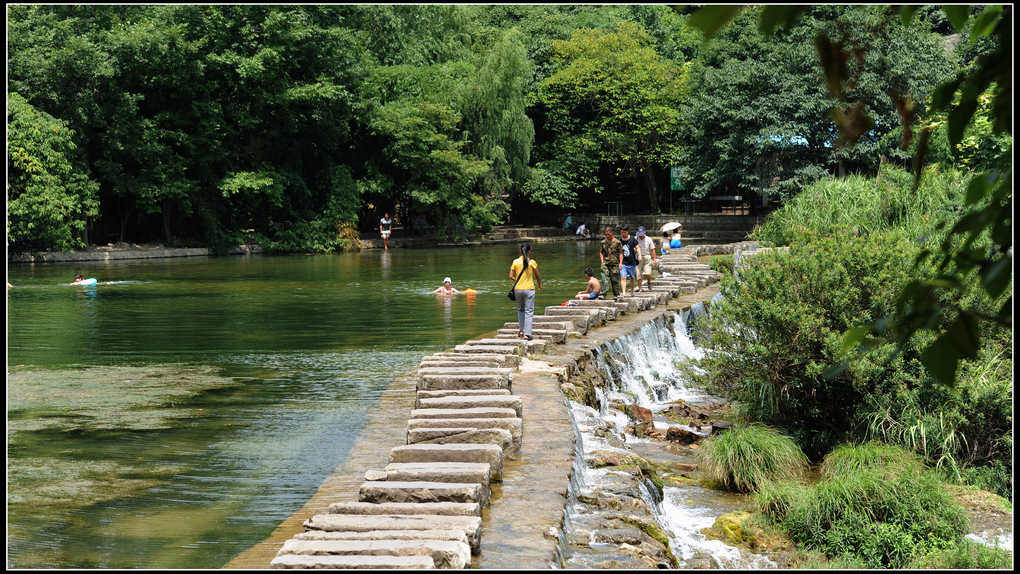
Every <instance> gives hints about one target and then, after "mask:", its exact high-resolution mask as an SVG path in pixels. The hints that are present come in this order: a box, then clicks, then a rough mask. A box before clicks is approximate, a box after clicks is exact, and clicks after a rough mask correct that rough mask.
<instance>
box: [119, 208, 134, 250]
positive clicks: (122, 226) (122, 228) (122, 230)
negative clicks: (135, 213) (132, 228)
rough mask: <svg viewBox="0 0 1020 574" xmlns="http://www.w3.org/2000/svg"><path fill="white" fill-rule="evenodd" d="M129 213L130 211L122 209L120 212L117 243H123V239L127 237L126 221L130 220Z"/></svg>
mask: <svg viewBox="0 0 1020 574" xmlns="http://www.w3.org/2000/svg"><path fill="white" fill-rule="evenodd" d="M131 211H132V210H130V209H122V210H121V212H120V235H118V236H117V241H119V242H122V243H123V242H124V241H125V237H127V225H128V220H130V219H131Z"/></svg>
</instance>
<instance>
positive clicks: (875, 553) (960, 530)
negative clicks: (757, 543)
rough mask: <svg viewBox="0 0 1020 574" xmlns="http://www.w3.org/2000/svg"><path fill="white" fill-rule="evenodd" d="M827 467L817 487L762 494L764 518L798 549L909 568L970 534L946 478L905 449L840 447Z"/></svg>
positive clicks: (781, 487)
mask: <svg viewBox="0 0 1020 574" xmlns="http://www.w3.org/2000/svg"><path fill="white" fill-rule="evenodd" d="M821 468H822V477H821V480H819V481H818V482H817V483H815V484H813V485H811V486H807V487H801V486H799V485H795V484H790V483H785V484H784V483H777V484H772V485H768V486H763V487H762V488H761V489H760V490H759V492H758V494H757V495H756V502H757V504H758V507H759V510H760V511H761V512H762V514H764V515H765V516H767V517H768V518H770V519H771V520H773V521H775V522H776V523H777V524H778V525H780V526H781V527H783V528H784V529H785V530H786V531H787V532H788V533H789V534H790V537H791V538H792V539H793V540H794V541H795V542H796V543H797V544H798V545H802V546H804V547H806V548H809V549H812V550H818V551H821V552H824V553H825V555H826V556H828V557H830V558H841V557H842V558H844V559H847V560H850V561H860V562H862V563H864V564H865V565H866V566H867V567H868V568H902V567H904V566H905V565H907V564H908V563H909V562H910V560H911V559H912V558H913V557H914V556H916V555H919V554H924V553H928V552H931V551H935V550H943V549H947V548H952V547H953V546H954V545H956V544H957V543H958V542H959V540H960V539H961V537H962V536H963V535H964V533H966V531H967V518H966V514H965V513H964V510H963V508H962V507H961V506H960V505H959V504H958V503H957V502H956V501H955V500H954V499H953V498H952V496H951V494H950V493H949V492H948V490H947V489H946V487H945V484H944V483H943V482H942V481H941V479H940V477H939V475H938V474H937V473H936V472H933V471H932V470H930V469H928V468H927V467H926V466H925V465H924V464H923V462H922V461H921V459H920V458H919V457H918V456H917V455H915V454H913V453H911V452H909V451H907V450H905V449H903V448H900V447H897V446H892V445H883V444H880V443H877V442H871V443H866V444H863V445H841V446H839V447H837V448H836V449H834V450H833V451H832V452H831V453H830V454H829V455H827V456H826V458H825V460H824V461H823V463H822V467H821Z"/></svg>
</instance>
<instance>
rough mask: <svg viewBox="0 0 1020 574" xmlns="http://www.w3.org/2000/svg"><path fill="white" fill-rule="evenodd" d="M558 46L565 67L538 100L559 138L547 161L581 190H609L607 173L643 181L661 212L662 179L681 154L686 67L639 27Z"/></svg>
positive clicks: (589, 34)
mask: <svg viewBox="0 0 1020 574" xmlns="http://www.w3.org/2000/svg"><path fill="white" fill-rule="evenodd" d="M554 46H555V55H554V62H556V63H557V64H558V65H559V68H558V70H557V71H556V72H555V73H554V74H552V75H551V76H549V77H548V78H546V79H545V80H544V81H543V82H542V83H541V85H540V86H539V88H538V90H537V93H536V102H535V105H536V107H537V108H540V109H539V110H538V114H539V115H540V116H541V117H542V118H543V120H544V123H545V129H546V130H547V131H548V132H550V134H551V135H552V139H551V140H550V141H548V142H547V144H546V145H545V146H544V149H543V150H542V151H543V153H542V154H541V155H542V158H543V159H555V160H557V161H558V165H559V168H558V170H559V173H558V175H560V176H562V177H564V178H566V179H568V180H569V181H571V183H572V185H573V186H574V187H575V189H587V190H592V191H595V192H600V191H602V190H603V189H605V186H606V183H607V182H606V181H604V178H602V177H600V171H603V170H605V171H609V172H610V173H612V174H613V176H612V178H613V179H616V178H626V179H636V180H638V181H641V182H642V183H643V184H644V187H645V191H646V193H647V198H648V201H647V207H649V208H651V209H652V210H656V211H657V210H658V209H659V208H660V207H661V206H660V202H659V200H660V196H659V183H658V182H659V178H660V177H661V176H662V174H663V173H664V168H665V167H666V166H669V165H670V164H671V163H673V162H674V161H675V160H676V157H677V151H678V133H679V127H680V113H679V107H680V104H681V102H682V101H683V98H684V97H685V94H686V93H687V89H686V82H685V79H686V67H685V66H681V65H679V64H677V63H675V62H673V61H670V60H666V59H665V58H663V57H662V56H660V55H659V54H658V53H657V52H656V50H655V47H654V40H653V38H652V37H651V36H650V35H649V34H648V32H647V31H646V30H644V29H643V28H642V27H641V26H640V25H638V24H636V23H633V22H620V23H619V24H618V25H617V27H616V28H614V29H613V30H608V31H607V30H592V29H581V30H577V31H575V32H574V33H573V35H572V36H571V38H570V40H568V41H557V42H554Z"/></svg>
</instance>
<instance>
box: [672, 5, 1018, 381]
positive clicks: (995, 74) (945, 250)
mask: <svg viewBox="0 0 1020 574" xmlns="http://www.w3.org/2000/svg"><path fill="white" fill-rule="evenodd" d="M919 8H920V7H918V6H902V7H899V8H893V7H888V8H886V9H885V15H886V16H889V15H892V14H893V13H894V11H896V10H898V12H899V15H900V17H901V19H902V21H903V22H904V23H908V22H909V21H910V20H911V19H912V18H913V17H914V14H915V13H916V12H917V11H918V9H919ZM741 9H742V8H739V7H733V6H726V7H722V6H706V7H703V8H701V9H699V10H698V11H697V12H695V13H694V14H692V16H691V18H690V23H691V24H692V25H693V26H695V27H697V28H699V29H700V30H701V31H702V32H703V33H704V34H705V37H706V39H709V38H711V37H712V36H714V35H715V34H717V33H718V32H719V31H720V30H722V29H723V28H724V27H725V26H726V25H727V24H728V23H729V22H730V21H731V20H732V19H733V18H734V17H735V16H736V15H737V14H738V13H739V12H740V10H741ZM805 10H806V8H805V7H801V6H766V7H764V8H762V11H761V15H760V19H759V27H760V30H761V31H762V33H764V34H766V35H771V34H773V33H774V32H775V31H776V29H778V28H780V27H790V26H792V25H794V24H795V23H796V22H797V20H798V18H799V17H800V16H801V14H802V13H804V11H805ZM942 10H943V12H944V13H945V15H946V17H947V19H948V20H949V22H950V24H951V25H952V27H953V29H954V30H955V31H956V32H958V33H963V32H965V31H966V32H968V34H969V41H970V42H971V43H972V44H973V43H975V42H978V41H979V40H981V39H983V38H986V37H987V38H988V39H990V40H992V42H991V44H992V47H991V48H990V49H988V50H986V51H984V53H982V54H981V55H980V56H978V58H977V59H976V60H975V61H974V63H973V64H971V65H970V66H969V67H967V68H965V69H963V70H961V71H960V72H959V73H958V74H957V75H956V76H955V77H954V78H952V79H950V80H948V81H946V82H944V83H943V84H942V85H940V86H939V87H938V88H937V89H936V91H935V93H934V94H933V96H932V98H931V105H930V107H929V110H928V112H929V113H932V114H934V113H939V112H945V113H947V114H948V137H949V143H950V146H951V147H952V148H954V149H955V148H956V146H957V145H958V144H959V143H960V142H961V140H962V139H963V135H964V130H965V128H966V127H967V126H968V125H969V124H970V123H971V122H972V120H973V118H974V115H975V112H976V111H977V110H978V105H979V99H980V98H981V97H982V95H983V94H985V93H986V92H988V91H991V92H992V103H991V112H990V113H991V116H992V119H993V121H992V124H993V129H994V131H995V132H996V133H999V134H1003V133H1005V134H1010V135H1011V125H1012V76H1011V68H1012V31H1011V24H1012V13H1011V12H1012V7H1010V6H987V7H985V8H983V9H982V10H981V11H980V12H975V11H973V10H972V9H971V8H970V7H969V6H954V5H946V6H943V7H942ZM816 48H817V49H818V52H819V60H820V63H821V67H822V71H823V74H824V77H825V82H826V85H827V86H829V87H830V91H831V92H832V94H833V95H834V96H836V97H837V98H838V97H839V96H840V95H841V89H840V86H843V85H845V84H846V82H848V81H851V80H852V78H850V72H849V67H848V66H847V65H846V64H847V62H848V61H849V59H850V57H851V54H850V53H848V51H847V49H846V47H845V46H843V45H842V43H840V42H839V41H833V40H832V39H831V38H829V37H828V36H827V35H826V33H825V32H824V31H822V32H819V34H818V37H817V38H816ZM850 51H851V52H854V50H850ZM853 56H855V57H858V58H860V57H861V55H860V54H859V53H857V52H855V53H854V54H853ZM957 95H958V96H959V97H957ZM896 103H897V107H898V109H900V110H901V113H902V116H903V120H904V121H903V124H904V126H903V127H904V131H903V140H902V142H901V145H902V147H903V148H904V149H906V148H907V147H908V146H909V145H910V143H911V140H912V136H913V134H912V130H911V123H910V121H909V120H910V117H911V116H912V114H913V105H912V104H911V103H910V102H909V101H907V100H897V102H896ZM833 114H834V116H833V117H834V119H835V120H836V123H837V125H838V127H839V129H840V133H841V135H842V137H843V140H844V141H845V142H851V143H852V142H853V141H854V140H856V138H858V137H860V135H861V134H862V133H863V132H864V131H866V127H865V128H863V129H862V128H861V126H867V125H868V122H869V118H868V116H867V110H866V109H864V108H862V107H850V108H847V109H844V110H841V109H840V108H839V107H836V108H835V109H834V111H833ZM931 133H932V129H931V127H925V128H922V129H921V133H920V136H919V138H918V142H917V151H916V153H915V155H914V174H915V183H914V187H915V189H916V188H917V187H918V186H919V185H920V180H921V172H922V168H923V166H924V164H925V160H926V159H927V155H928V143H929V138H930V136H931ZM1011 152H1012V145H1010V146H1009V147H1008V149H1007V150H1006V151H1005V152H1004V153H1002V154H1000V156H999V158H998V160H997V161H995V162H993V165H992V166H991V167H990V168H989V169H987V170H985V171H982V172H980V173H978V174H977V175H976V176H975V177H974V178H973V180H972V181H971V184H970V186H969V188H968V191H967V195H966V200H965V207H964V211H963V214H962V215H961V216H960V217H959V219H957V220H956V222H955V223H954V224H953V225H952V226H951V227H950V228H949V232H948V233H947V234H946V236H945V238H944V239H943V240H942V242H941V243H940V244H939V245H938V247H937V249H930V248H927V249H923V250H922V251H921V253H920V254H919V255H918V256H917V259H916V260H915V264H914V270H915V273H914V275H915V278H914V279H913V280H911V281H910V282H908V283H907V284H906V285H905V286H904V287H903V289H902V290H901V291H900V293H899V296H898V297H897V300H896V306H895V310H894V311H893V312H892V313H891V314H889V315H887V316H885V317H882V318H879V319H877V320H876V321H875V322H874V323H872V324H871V325H863V326H858V327H855V328H851V329H848V330H847V331H846V332H845V333H844V337H843V349H844V351H847V352H849V351H851V350H856V351H858V352H862V351H867V350H869V349H873V348H875V347H876V346H878V345H881V344H882V343H883V341H884V340H893V341H895V342H896V343H897V347H898V348H899V349H900V350H902V349H903V348H904V347H905V346H906V344H907V341H908V340H910V339H911V338H912V337H913V336H914V335H915V334H916V333H919V332H922V331H933V332H934V333H935V335H936V336H935V339H934V340H933V342H932V343H930V344H929V345H928V346H927V347H926V349H925V350H924V351H923V353H922V354H921V357H920V360H921V362H922V363H923V364H924V366H925V368H926V369H928V371H929V372H930V373H931V374H932V375H933V376H934V377H935V379H936V380H937V381H939V382H940V383H942V384H953V382H954V381H955V380H956V373H957V367H958V365H959V361H960V360H961V359H966V358H973V357H976V356H977V351H978V349H979V348H980V343H981V329H980V328H979V325H980V324H981V323H991V324H994V325H997V326H1001V327H1005V328H1012V308H1013V298H1012V294H1010V295H1009V296H1008V297H1006V298H1005V299H1004V300H1003V302H1002V304H1001V306H1000V308H999V310H998V312H997V313H995V314H987V313H982V312H980V311H978V310H977V309H975V308H972V307H969V306H964V305H961V304H960V302H959V300H960V299H962V298H963V296H964V294H965V292H966V290H967V283H968V282H969V281H972V280H973V278H974V277H975V276H976V277H977V279H978V281H979V282H980V286H981V288H982V290H983V291H984V292H985V294H986V295H987V296H988V297H989V298H991V299H992V300H995V301H998V300H999V299H1000V298H1001V297H1002V296H1003V295H1004V294H1005V293H1006V289H1007V288H1008V287H1009V285H1010V283H1011V282H1012V275H1011V267H1012V266H1011V262H1012V257H1013V246H1012V221H1011V213H1010V209H1011V203H1012V177H1011V175H1010V174H1011V168H1012V163H1011V155H1012V153H1011ZM927 264H934V267H935V269H936V274H935V275H934V276H930V277H927V278H920V277H921V274H920V270H921V269H922V268H923V267H924V266H925V265H927ZM940 294H942V295H947V296H942V297H940V296H939V295H940ZM949 316H953V319H952V321H950V322H948V324H947V322H946V321H942V318H943V317H949ZM943 325H944V326H943ZM843 369H845V363H844V364H843V365H839V366H838V367H836V368H833V369H830V371H829V372H830V374H835V373H838V372H841V371H842V370H843Z"/></svg>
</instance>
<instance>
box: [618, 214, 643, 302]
mask: <svg viewBox="0 0 1020 574" xmlns="http://www.w3.org/2000/svg"><path fill="white" fill-rule="evenodd" d="M620 244H621V245H622V246H623V257H621V259H620V283H621V284H622V285H623V294H624V295H626V294H627V277H630V278H631V279H633V280H634V281H633V282H632V283H631V286H630V294H631V295H633V294H634V287H635V286H636V284H637V282H638V279H637V264H638V261H639V260H640V259H641V247H640V246H639V245H638V240H637V239H634V238H633V237H631V236H630V230H629V229H627V228H626V227H621V228H620Z"/></svg>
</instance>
